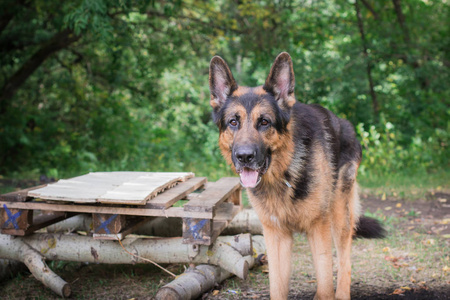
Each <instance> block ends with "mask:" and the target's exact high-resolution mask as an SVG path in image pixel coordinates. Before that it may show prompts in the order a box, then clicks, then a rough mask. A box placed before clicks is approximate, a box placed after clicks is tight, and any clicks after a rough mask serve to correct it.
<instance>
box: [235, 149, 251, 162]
mask: <svg viewBox="0 0 450 300" xmlns="http://www.w3.org/2000/svg"><path fill="white" fill-rule="evenodd" d="M235 155H236V158H237V160H238V161H239V162H241V163H244V164H245V163H250V162H252V161H253V160H254V159H255V156H256V151H255V149H254V148H252V147H248V146H244V147H240V148H239V149H237V150H236V152H235Z"/></svg>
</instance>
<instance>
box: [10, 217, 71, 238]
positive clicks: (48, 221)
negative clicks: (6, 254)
mask: <svg viewBox="0 0 450 300" xmlns="http://www.w3.org/2000/svg"><path fill="white" fill-rule="evenodd" d="M74 215H76V213H64V212H57V213H54V214H48V215H40V216H37V217H35V218H33V222H32V224H31V225H30V226H29V227H28V228H26V229H17V230H16V229H4V230H3V229H2V233H3V234H9V235H18V236H24V235H28V234H31V233H33V232H35V231H36V230H39V229H41V228H45V227H47V226H50V225H52V224H54V223H58V222H60V221H62V220H65V219H67V218H70V217H73V216H74Z"/></svg>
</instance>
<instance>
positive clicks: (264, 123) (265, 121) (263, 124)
mask: <svg viewBox="0 0 450 300" xmlns="http://www.w3.org/2000/svg"><path fill="white" fill-rule="evenodd" d="M269 123H270V122H269V121H268V120H266V119H262V120H261V122H260V123H259V124H260V125H261V126H267V125H269Z"/></svg>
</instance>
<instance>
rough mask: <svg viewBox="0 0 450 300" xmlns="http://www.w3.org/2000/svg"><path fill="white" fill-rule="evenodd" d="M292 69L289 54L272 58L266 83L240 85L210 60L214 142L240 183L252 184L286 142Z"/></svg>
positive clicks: (221, 62) (216, 59) (220, 61)
mask: <svg viewBox="0 0 450 300" xmlns="http://www.w3.org/2000/svg"><path fill="white" fill-rule="evenodd" d="M294 82H295V80H294V71H293V67H292V60H291V57H290V56H289V54H288V53H286V52H283V53H281V54H279V55H278V56H277V58H276V59H275V62H274V63H273V65H272V68H271V70H270V73H269V76H268V77H267V79H266V81H265V84H264V85H263V86H259V87H254V88H251V87H241V86H238V84H237V83H236V81H235V79H234V77H233V74H232V73H231V71H230V69H229V68H228V65H227V64H226V62H225V61H224V60H223V59H222V58H220V57H219V56H215V57H213V58H212V60H211V63H210V68H209V87H210V91H211V102H210V103H211V106H212V108H213V117H214V121H215V122H216V124H217V126H218V127H219V130H220V138H219V146H220V149H221V151H222V154H223V156H224V157H225V159H226V160H227V161H228V163H230V164H231V163H232V164H233V165H234V168H235V170H236V172H237V173H238V174H239V175H240V177H241V183H242V185H243V186H244V187H248V188H254V187H256V186H257V185H258V184H259V182H260V181H261V178H262V177H263V176H264V174H266V173H267V172H268V170H270V168H272V166H271V164H272V162H273V161H274V157H275V156H276V155H277V154H278V151H280V150H282V149H283V146H284V145H285V144H286V139H287V131H288V124H289V117H290V109H291V107H292V106H293V105H294V104H295V101H296V100H295V97H294Z"/></svg>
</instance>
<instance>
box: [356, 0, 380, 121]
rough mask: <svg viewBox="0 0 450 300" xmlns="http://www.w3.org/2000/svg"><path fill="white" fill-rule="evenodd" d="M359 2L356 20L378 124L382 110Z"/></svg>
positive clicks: (357, 1)
mask: <svg viewBox="0 0 450 300" xmlns="http://www.w3.org/2000/svg"><path fill="white" fill-rule="evenodd" d="M359 1H360V0H355V11H356V18H357V21H358V28H359V33H360V35H361V41H362V45H363V54H364V57H365V59H366V72H367V79H368V81H369V91H370V96H371V98H372V110H373V115H374V120H375V122H376V123H378V120H379V115H380V108H379V105H378V100H377V95H376V93H375V90H374V84H373V79H372V62H371V60H370V57H369V52H368V51H367V41H366V35H365V32H364V24H363V21H362V16H361V10H360V8H359Z"/></svg>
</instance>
